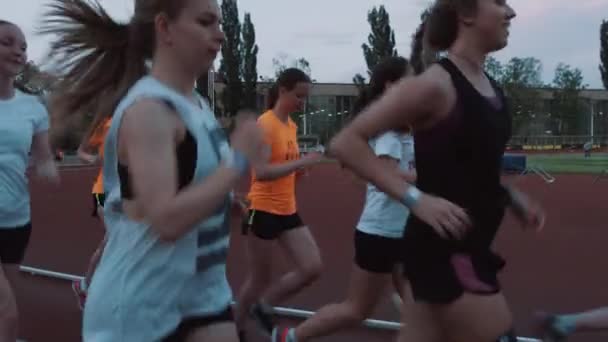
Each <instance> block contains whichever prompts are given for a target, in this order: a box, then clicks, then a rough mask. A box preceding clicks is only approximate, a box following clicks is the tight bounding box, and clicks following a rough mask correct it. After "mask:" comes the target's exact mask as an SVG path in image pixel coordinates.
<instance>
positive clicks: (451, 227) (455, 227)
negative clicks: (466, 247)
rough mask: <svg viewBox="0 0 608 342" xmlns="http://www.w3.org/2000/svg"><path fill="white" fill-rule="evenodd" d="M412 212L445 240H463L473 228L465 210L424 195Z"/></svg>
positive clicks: (440, 199)
mask: <svg viewBox="0 0 608 342" xmlns="http://www.w3.org/2000/svg"><path fill="white" fill-rule="evenodd" d="M410 211H411V212H412V214H414V215H416V216H417V217H418V218H419V219H420V220H422V221H423V222H425V223H426V224H428V225H430V226H431V227H433V229H434V230H435V232H437V234H439V236H441V237H442V238H444V239H462V238H463V237H464V236H465V234H466V232H467V231H468V230H469V228H470V226H471V221H470V219H469V216H468V215H467V213H466V212H465V210H464V209H462V208H460V207H458V206H457V205H455V204H453V203H451V202H449V201H446V200H444V199H443V198H439V197H435V196H431V195H427V194H422V195H421V196H420V199H419V200H418V202H417V203H416V204H415V205H414V206H413V207H412V208H410Z"/></svg>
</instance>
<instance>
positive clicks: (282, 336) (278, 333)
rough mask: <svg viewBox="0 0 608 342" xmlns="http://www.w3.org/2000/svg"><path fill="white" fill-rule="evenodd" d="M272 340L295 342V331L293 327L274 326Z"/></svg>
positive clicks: (274, 341)
mask: <svg viewBox="0 0 608 342" xmlns="http://www.w3.org/2000/svg"><path fill="white" fill-rule="evenodd" d="M271 341H272V342H296V331H295V329H293V328H280V327H274V328H273V329H272V340H271Z"/></svg>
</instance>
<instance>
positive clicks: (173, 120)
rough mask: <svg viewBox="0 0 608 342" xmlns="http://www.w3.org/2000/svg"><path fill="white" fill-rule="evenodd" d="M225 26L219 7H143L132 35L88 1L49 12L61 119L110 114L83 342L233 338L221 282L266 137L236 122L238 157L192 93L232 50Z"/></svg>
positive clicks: (155, 0) (185, 2) (140, 2)
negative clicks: (99, 232) (237, 209)
mask: <svg viewBox="0 0 608 342" xmlns="http://www.w3.org/2000/svg"><path fill="white" fill-rule="evenodd" d="M220 18H221V16H220V9H219V7H218V4H217V2H216V1H215V0H136V1H135V13H134V15H133V17H132V18H131V20H130V22H129V23H128V24H118V23H116V22H115V21H114V20H112V19H111V18H110V17H109V16H108V15H107V14H106V12H105V11H104V9H103V8H102V7H101V6H100V5H99V4H98V3H92V2H90V1H86V0H72V1H63V0H55V1H54V2H53V3H52V6H51V8H50V11H49V13H47V15H46V20H45V22H44V27H43V32H44V33H47V34H51V35H53V36H54V39H55V41H54V43H53V45H52V48H53V49H52V56H54V57H57V58H59V59H61V60H63V61H68V62H67V63H68V64H62V65H60V67H61V68H62V69H63V71H64V74H65V77H64V78H63V79H62V83H61V84H59V86H58V89H57V90H56V95H55V99H54V101H53V103H54V108H53V109H54V111H53V118H54V119H56V120H57V121H58V123H63V124H66V121H69V119H71V118H70V115H72V114H73V113H79V112H80V113H82V112H86V109H88V108H96V109H97V110H98V111H97V113H98V115H97V117H96V118H95V120H94V123H93V126H94V127H97V126H98V125H99V124H100V123H101V122H103V120H104V119H106V118H107V116H108V114H107V113H113V115H112V119H111V120H112V123H111V126H110V129H109V130H108V133H107V135H106V141H105V150H104V166H103V180H104V190H105V191H104V193H105V194H106V203H105V206H104V219H105V225H106V229H107V243H106V246H105V249H104V253H103V255H102V258H101V261H100V262H99V265H98V266H97V269H96V271H95V275H94V276H93V279H92V280H91V284H90V285H89V289H88V295H87V303H86V305H85V308H84V318H83V339H84V341H85V342H87V341H95V342H106V341H107V342H110V341H112V342H114V341H129V342H150V341H188V342H191V341H237V340H238V337H237V332H236V328H235V325H234V323H233V318H232V315H231V309H230V307H231V299H232V293H231V290H230V286H229V284H228V281H227V279H226V256H227V250H228V245H229V233H230V232H229V220H228V219H229V216H230V215H229V214H230V211H231V208H230V205H231V191H232V189H233V188H234V187H235V186H236V185H237V183H238V181H239V179H240V178H241V177H242V176H243V175H244V174H245V173H246V172H247V171H248V169H249V166H248V160H249V161H251V163H253V164H255V163H256V162H257V160H258V159H259V156H260V155H261V150H262V145H261V144H262V135H261V131H260V130H259V129H258V127H257V125H256V122H255V120H254V118H253V117H249V116H246V117H239V118H238V120H237V121H238V122H237V124H236V128H235V130H234V132H233V134H232V136H231V142H232V146H233V148H231V147H230V146H229V145H228V142H227V139H226V137H225V135H224V131H223V129H222V127H221V126H220V125H219V124H218V122H217V121H216V119H215V117H214V115H213V112H212V111H211V109H210V108H209V106H208V104H207V103H206V102H204V101H203V100H202V98H201V97H200V96H198V95H197V94H196V92H195V91H194V85H195V81H196V79H197V78H198V77H199V76H200V75H201V74H203V73H206V72H207V70H208V69H209V68H210V67H211V66H212V63H213V61H214V59H215V57H216V55H217V53H218V52H219V51H220V46H221V44H222V42H223V40H224V34H223V33H222V31H221V29H220ZM148 61H150V62H151V63H149V64H148V63H147V62H148ZM148 67H149V71H148V70H147V68H148ZM74 85H78V86H74ZM78 109H80V111H78ZM72 119H73V117H72Z"/></svg>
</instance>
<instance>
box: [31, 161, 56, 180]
mask: <svg viewBox="0 0 608 342" xmlns="http://www.w3.org/2000/svg"><path fill="white" fill-rule="evenodd" d="M36 174H37V176H38V177H40V178H42V179H44V180H45V181H47V182H48V183H49V184H52V185H55V186H57V185H59V172H58V171H57V165H55V162H54V161H52V160H48V161H45V162H42V163H40V164H38V165H37V166H36Z"/></svg>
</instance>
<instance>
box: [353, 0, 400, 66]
mask: <svg viewBox="0 0 608 342" xmlns="http://www.w3.org/2000/svg"><path fill="white" fill-rule="evenodd" d="M367 21H368V23H369V25H370V26H371V33H370V34H369V36H368V38H367V41H368V43H367V44H363V45H361V48H362V49H363V55H364V56H365V62H366V63H367V69H368V73H369V72H370V71H371V70H372V69H373V68H374V66H376V64H378V62H380V61H381V60H382V59H383V58H386V57H391V56H397V50H396V49H395V32H394V31H393V29H392V28H391V23H390V16H389V14H388V12H387V11H386V8H384V6H383V5H380V7H378V8H376V7H375V6H374V8H372V10H371V11H369V12H368V13H367Z"/></svg>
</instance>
